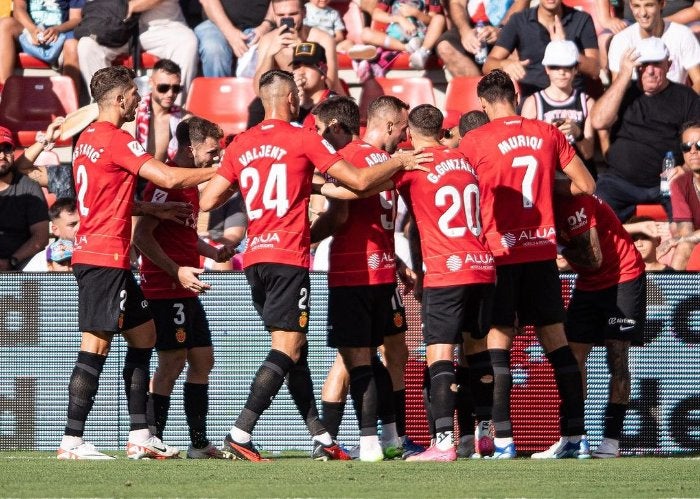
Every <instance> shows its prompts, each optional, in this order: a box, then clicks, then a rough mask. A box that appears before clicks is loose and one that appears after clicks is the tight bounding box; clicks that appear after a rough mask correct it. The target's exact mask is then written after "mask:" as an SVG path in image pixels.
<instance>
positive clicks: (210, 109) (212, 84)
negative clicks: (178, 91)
mask: <svg viewBox="0 0 700 499" xmlns="http://www.w3.org/2000/svg"><path fill="white" fill-rule="evenodd" d="M254 98H255V91H254V90H253V81H252V80H251V79H249V78H236V77H221V78H213V77H210V78H206V77H203V76H200V77H198V78H195V79H194V80H193V81H192V85H191V86H190V90H189V92H188V93H187V102H186V103H185V109H187V110H188V111H189V112H190V113H192V114H195V115H197V116H200V117H202V118H206V119H208V120H210V121H213V122H214V123H217V124H218V125H219V126H220V127H221V128H222V129H223V131H224V134H225V135H229V134H239V133H241V132H243V131H244V130H245V129H246V126H247V124H248V106H249V105H250V103H251V101H252V100H253V99H254Z"/></svg>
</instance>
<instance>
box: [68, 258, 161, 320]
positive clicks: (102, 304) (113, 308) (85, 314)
mask: <svg viewBox="0 0 700 499" xmlns="http://www.w3.org/2000/svg"><path fill="white" fill-rule="evenodd" d="M73 275H75V279H76V281H78V327H79V328H80V330H81V331H104V332H107V333H120V332H121V331H126V330H128V329H132V328H134V327H136V326H140V325H141V324H143V323H144V322H148V321H149V320H151V319H152V318H153V317H152V315H151V309H150V308H149V306H148V300H146V298H144V296H143V293H142V292H141V288H140V287H139V286H138V284H136V279H135V278H134V274H133V273H132V272H131V270H125V269H115V268H112V267H97V266H94V265H84V264H75V265H73Z"/></svg>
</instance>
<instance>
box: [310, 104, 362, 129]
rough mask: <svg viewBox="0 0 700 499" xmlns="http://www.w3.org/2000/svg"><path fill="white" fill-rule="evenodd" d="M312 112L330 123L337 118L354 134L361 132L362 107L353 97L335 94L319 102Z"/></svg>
mask: <svg viewBox="0 0 700 499" xmlns="http://www.w3.org/2000/svg"><path fill="white" fill-rule="evenodd" d="M311 114H313V115H314V116H318V118H319V119H320V120H321V121H322V122H324V123H326V124H328V123H330V122H331V121H332V120H335V121H336V122H337V123H338V125H340V126H341V127H343V128H344V129H345V130H346V131H347V132H349V133H351V134H353V135H359V134H360V107H359V106H358V105H357V103H356V102H355V101H354V100H353V99H352V98H351V97H345V96H334V97H329V98H328V99H326V100H323V101H321V102H319V103H318V104H317V105H316V106H315V107H314V108H313V109H312V110H311Z"/></svg>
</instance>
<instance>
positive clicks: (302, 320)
mask: <svg viewBox="0 0 700 499" xmlns="http://www.w3.org/2000/svg"><path fill="white" fill-rule="evenodd" d="M308 323H309V314H308V312H302V313H301V314H299V327H306V325H307V324H308Z"/></svg>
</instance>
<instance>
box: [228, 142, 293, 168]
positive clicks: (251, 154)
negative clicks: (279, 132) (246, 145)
mask: <svg viewBox="0 0 700 499" xmlns="http://www.w3.org/2000/svg"><path fill="white" fill-rule="evenodd" d="M286 154H287V150H286V149H282V148H281V147H279V146H272V145H270V144H265V145H262V146H258V147H254V148H253V149H248V150H247V151H246V152H244V153H243V154H241V155H240V156H239V157H238V161H239V163H240V164H242V165H243V166H248V165H249V164H250V163H251V162H253V161H254V160H256V159H260V158H272V159H274V160H276V161H279V160H281V159H282V158H283V157H284V156H285V155H286Z"/></svg>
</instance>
